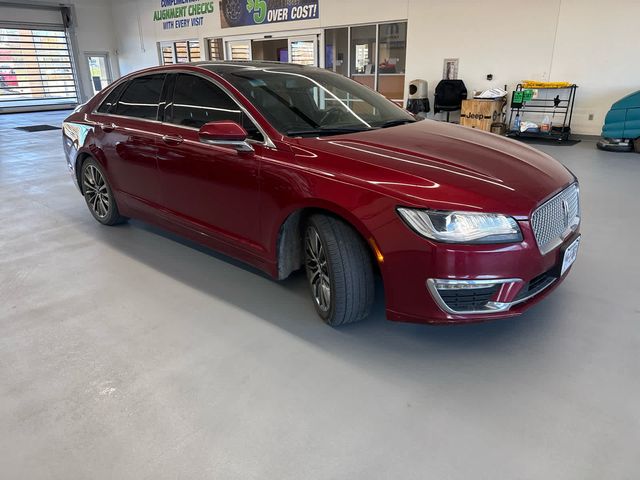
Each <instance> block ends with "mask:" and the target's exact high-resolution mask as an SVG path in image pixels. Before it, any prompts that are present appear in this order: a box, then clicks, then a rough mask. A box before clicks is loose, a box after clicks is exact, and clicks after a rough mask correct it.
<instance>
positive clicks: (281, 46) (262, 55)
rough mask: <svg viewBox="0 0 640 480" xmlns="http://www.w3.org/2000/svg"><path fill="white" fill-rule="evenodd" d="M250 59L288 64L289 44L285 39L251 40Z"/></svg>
mask: <svg viewBox="0 0 640 480" xmlns="http://www.w3.org/2000/svg"><path fill="white" fill-rule="evenodd" d="M251 57H252V58H253V59H254V60H266V61H269V62H283V63H288V62H289V43H288V42H287V39H286V38H278V39H276V40H253V41H252V42H251Z"/></svg>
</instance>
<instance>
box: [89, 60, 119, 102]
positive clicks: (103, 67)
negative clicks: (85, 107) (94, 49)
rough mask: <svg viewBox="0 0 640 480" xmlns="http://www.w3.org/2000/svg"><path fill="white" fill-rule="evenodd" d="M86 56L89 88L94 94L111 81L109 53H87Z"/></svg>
mask: <svg viewBox="0 0 640 480" xmlns="http://www.w3.org/2000/svg"><path fill="white" fill-rule="evenodd" d="M86 57H87V63H88V64H89V76H90V77H91V88H92V89H93V94H94V95H95V94H96V93H98V92H99V91H100V90H102V89H103V88H104V87H106V86H107V85H109V84H110V83H111V82H112V81H113V77H112V76H111V68H110V67H109V54H108V53H107V52H99V53H87V54H86Z"/></svg>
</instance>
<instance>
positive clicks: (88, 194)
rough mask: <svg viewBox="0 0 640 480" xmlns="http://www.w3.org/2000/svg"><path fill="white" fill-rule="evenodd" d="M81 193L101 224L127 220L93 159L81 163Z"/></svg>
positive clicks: (114, 223)
mask: <svg viewBox="0 0 640 480" xmlns="http://www.w3.org/2000/svg"><path fill="white" fill-rule="evenodd" d="M80 178H81V179H82V194H83V195H84V200H85V202H86V203H87V207H89V211H90V212H91V214H92V215H93V217H94V218H95V219H96V220H97V221H98V222H100V223H102V224H103V225H117V224H118V223H122V222H124V221H126V220H127V218H126V217H123V216H122V215H120V212H119V211H118V205H116V200H115V198H114V196H113V191H112V190H111V187H110V186H109V182H108V181H107V177H106V175H105V174H104V172H103V171H102V168H100V166H99V165H98V163H97V162H96V161H95V160H93V159H88V160H86V161H85V162H84V163H83V164H82V170H81V177H80Z"/></svg>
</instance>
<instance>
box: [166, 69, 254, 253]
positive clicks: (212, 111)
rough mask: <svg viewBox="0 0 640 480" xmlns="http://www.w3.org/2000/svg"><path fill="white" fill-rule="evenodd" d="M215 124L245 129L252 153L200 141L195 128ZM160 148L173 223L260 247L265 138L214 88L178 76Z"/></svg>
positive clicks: (230, 241)
mask: <svg viewBox="0 0 640 480" xmlns="http://www.w3.org/2000/svg"><path fill="white" fill-rule="evenodd" d="M216 120H232V121H235V122H238V123H241V124H243V126H244V127H245V129H246V130H247V131H248V132H249V139H250V141H251V140H253V141H252V145H253V146H254V148H255V153H239V152H237V151H235V150H233V149H231V148H227V147H221V146H216V145H210V144H205V143H202V142H200V139H199V137H198V129H199V128H200V127H201V126H202V125H204V124H205V123H208V122H212V121H216ZM163 134H164V135H163V136H162V138H161V139H160V141H159V144H158V169H159V173H160V185H161V201H162V205H163V207H164V208H166V209H167V210H169V212H170V214H171V216H172V219H173V221H174V222H177V223H179V224H182V225H183V226H186V227H189V228H195V229H197V230H200V231H205V232H206V233H207V234H212V235H214V236H215V237H217V239H218V240H220V241H223V242H225V243H227V244H230V245H232V246H234V247H237V246H239V245H242V246H244V248H245V249H248V250H249V251H252V250H254V251H255V250H256V249H261V247H260V246H259V229H260V222H259V218H258V214H259V197H260V192H259V178H258V174H259V169H260V158H261V155H262V154H263V152H264V145H263V144H262V143H261V142H262V141H263V140H264V139H263V137H262V134H261V132H260V131H259V129H258V128H257V127H256V126H255V125H254V124H253V123H252V121H251V120H250V119H248V118H247V117H246V115H245V114H244V112H243V110H242V109H241V108H240V107H239V106H238V104H237V103H236V102H235V101H234V100H233V99H232V98H231V97H230V96H229V95H228V94H227V93H226V92H225V91H224V90H223V89H222V88H220V87H219V86H218V85H217V84H216V83H214V82H213V81H211V80H209V79H207V78H205V77H203V76H200V75H196V74H190V73H179V74H177V75H176V79H175V87H174V89H173V97H172V101H170V102H168V103H167V109H166V112H165V118H164V123H163Z"/></svg>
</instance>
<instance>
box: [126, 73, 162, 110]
mask: <svg viewBox="0 0 640 480" xmlns="http://www.w3.org/2000/svg"><path fill="white" fill-rule="evenodd" d="M163 82H164V73H160V74H154V75H145V76H144V77H138V78H135V79H133V80H131V82H129V85H128V87H127V89H126V90H125V91H124V93H123V94H122V97H120V100H119V101H118V106H117V107H116V114H117V115H125V116H127V117H137V118H144V119H148V120H155V119H156V118H157V115H158V103H159V102H160V92H161V91H162V83H163Z"/></svg>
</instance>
